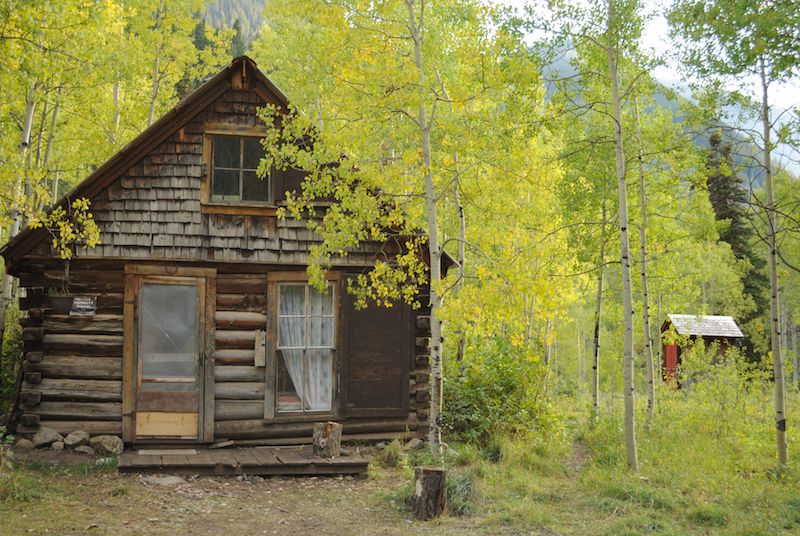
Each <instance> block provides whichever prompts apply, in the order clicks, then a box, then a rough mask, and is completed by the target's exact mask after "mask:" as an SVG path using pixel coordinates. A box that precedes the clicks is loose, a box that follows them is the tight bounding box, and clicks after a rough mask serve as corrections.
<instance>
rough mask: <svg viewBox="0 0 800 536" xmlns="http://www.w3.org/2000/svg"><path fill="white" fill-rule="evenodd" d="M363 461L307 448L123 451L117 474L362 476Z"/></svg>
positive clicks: (365, 461) (356, 455) (356, 456)
mask: <svg viewBox="0 0 800 536" xmlns="http://www.w3.org/2000/svg"><path fill="white" fill-rule="evenodd" d="M367 463H368V462H367V460H366V459H365V458H364V457H363V456H361V455H359V454H354V455H350V456H340V457H337V458H333V459H330V460H329V459H326V458H315V457H313V456H312V454H311V450H310V448H303V447H279V448H271V447H251V448H229V449H214V450H198V452H197V454H188V455H187V454H164V455H161V456H155V455H140V454H137V453H136V451H125V452H124V453H123V454H122V455H121V456H120V457H119V462H118V464H117V469H118V470H119V472H120V473H172V474H179V475H197V474H199V475H242V474H248V475H259V476H279V475H309V476H311V475H360V476H363V475H366V472H367Z"/></svg>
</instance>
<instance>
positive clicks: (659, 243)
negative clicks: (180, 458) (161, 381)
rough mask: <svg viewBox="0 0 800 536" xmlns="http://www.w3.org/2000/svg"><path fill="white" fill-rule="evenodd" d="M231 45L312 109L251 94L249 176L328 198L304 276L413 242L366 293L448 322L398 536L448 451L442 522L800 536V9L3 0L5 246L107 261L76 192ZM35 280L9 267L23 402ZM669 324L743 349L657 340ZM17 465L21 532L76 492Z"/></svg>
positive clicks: (684, 2)
mask: <svg viewBox="0 0 800 536" xmlns="http://www.w3.org/2000/svg"><path fill="white" fill-rule="evenodd" d="M656 34H658V35H656ZM657 39H660V43H661V44H660V45H658V46H657V45H656V44H655V43H656V40H657ZM242 55H247V56H248V57H250V58H252V59H253V60H255V62H256V63H257V64H258V66H259V67H260V69H261V70H262V71H263V72H264V73H265V74H266V75H267V77H269V79H270V80H271V81H272V82H274V83H275V84H276V86H277V87H279V88H281V90H282V91H283V92H284V93H285V94H286V95H287V96H288V99H289V101H290V103H291V112H290V113H289V115H288V116H287V117H285V118H283V119H281V121H277V119H278V113H279V112H278V110H277V109H276V108H273V107H269V106H267V107H265V108H263V109H261V110H260V111H259V114H260V116H261V118H262V119H264V121H265V122H266V123H267V124H268V125H278V124H280V127H277V126H276V127H275V128H270V129H268V132H267V137H266V138H265V139H264V140H263V141H262V144H263V146H264V149H265V153H266V156H265V158H264V160H262V162H261V165H260V166H259V170H260V173H261V174H262V175H263V174H264V173H265V170H268V169H270V167H272V166H277V167H278V168H279V169H287V168H296V169H302V170H304V171H305V172H307V173H308V178H307V179H306V181H305V182H304V183H303V186H302V190H301V191H300V192H298V193H297V194H296V195H294V196H292V197H291V198H290V199H289V200H288V202H287V203H286V206H285V207H283V208H281V209H280V213H279V217H282V218H287V219H291V218H298V219H299V218H302V217H303V216H304V215H309V214H312V213H313V211H314V210H315V207H316V206H317V205H316V202H317V201H318V200H320V199H322V200H330V199H334V200H335V201H336V203H334V204H332V206H331V208H330V209H329V210H328V211H327V212H326V214H325V216H324V217H323V218H321V219H319V220H309V221H312V223H310V224H309V225H310V226H311V227H312V228H313V230H314V231H315V232H317V233H319V234H320V235H321V236H322V237H323V239H324V240H323V241H322V242H321V243H320V244H319V245H318V246H316V247H314V248H313V249H312V251H311V259H310V261H309V265H308V275H309V278H310V280H311V281H314V282H316V283H317V284H319V285H321V286H324V285H325V279H324V274H325V271H326V270H327V269H329V268H330V266H331V264H332V262H334V260H335V259H336V258H337V256H341V255H343V254H346V253H345V252H346V251H356V250H357V248H358V247H359V246H360V244H362V243H364V242H365V241H368V240H372V239H385V238H386V237H387V236H389V234H390V233H391V234H392V235H393V236H394V235H397V236H401V237H403V238H404V240H405V244H404V246H405V247H404V248H403V251H402V252H401V253H398V254H397V255H395V256H392V257H388V258H386V259H383V260H380V261H379V262H378V263H377V264H376V265H375V266H374V268H373V269H372V270H371V271H369V272H368V273H366V274H363V275H361V276H360V277H359V279H358V281H357V282H355V283H354V284H352V285H351V287H350V288H349V291H350V292H351V293H352V294H353V295H354V297H355V299H356V300H357V301H358V302H359V303H361V304H367V303H377V304H379V305H381V306H384V307H393V306H397V304H399V303H402V302H405V303H409V304H412V306H414V307H419V306H421V305H424V306H427V307H430V309H431V317H430V330H431V341H432V345H431V357H430V359H431V362H430V393H429V396H430V401H431V407H430V421H431V422H430V424H431V425H430V431H429V433H428V436H427V444H428V448H424V449H422V450H419V451H411V450H409V449H407V448H405V447H404V445H403V443H402V442H400V441H394V442H392V443H389V444H388V445H382V446H381V449H380V450H378V451H376V454H375V457H374V459H373V462H372V464H371V465H370V478H369V480H370V482H373V484H372V486H373V487H371V488H364V489H362V490H361V491H356V492H355V493H356V494H359V493H360V494H363V497H362V495H358V497H359V499H358V500H363V501H367V502H365V504H367V505H368V508H372V509H373V511H382V510H381V509H385V510H386V511H389V512H391V514H385V515H384V517H383V518H381V520H380V523H385V524H386V526H385V527H384V528H386V529H387V530H391V529H392V528H394V529H396V530H403V529H404V528H408V530H412V528H413V530H414V531H419V532H420V533H423V532H424V531H425V530H426V529H425V526H424V525H413V527H412V525H408V526H404V525H403V521H402V519H404V517H403V516H406V517H408V516H410V514H409V513H408V508H409V496H410V494H411V491H412V489H411V488H410V484H409V483H410V482H411V479H412V476H413V466H415V465H430V464H435V465H441V466H444V467H445V468H446V469H447V471H448V479H449V480H448V482H447V484H446V487H445V492H446V498H447V505H448V506H447V515H446V516H445V517H444V518H443V519H442V520H441V521H436V523H439V524H438V525H436V529H437V530H441V531H442V533H446V534H449V533H453V534H456V533H470V532H472V531H477V532H481V533H487V534H498V533H509V534H519V533H534V534H539V533H541V534H606V533H607V534H642V533H654V534H697V533H704V534H717V533H719V534H791V533H795V531H797V530H799V529H800V499H798V497H797V494H796V490H797V486H798V484H799V483H800V463H799V462H798V455H797V452H796V451H794V449H793V447H794V446H795V445H797V443H796V441H797V438H798V431H797V422H798V420H797V415H798V412H800V405H798V402H800V394H799V393H798V390H800V354H798V338H800V180H798V174H800V107H798V102H797V98H796V95H797V88H798V82H800V3H798V2H796V1H794V0H784V1H776V2H758V1H753V0H741V1H733V0H711V1H700V0H664V1H655V0H654V1H643V0H581V1H577V0H575V1H572V0H560V1H557V2H552V1H543V0H542V1H540V0H519V1H506V2H503V1H488V0H487V1H483V0H427V1H426V0H381V1H368V2H366V1H358V0H330V1H324V2H323V1H315V0H252V1H243V0H242V1H234V0H227V1H223V0H217V1H215V2H205V1H203V0H169V1H164V0H124V1H123V0H102V1H98V0H59V1H58V2H54V1H51V0H4V1H3V2H0V57H2V58H3V60H2V62H0V87H2V90H3V91H2V94H3V100H2V102H0V189H2V191H3V194H2V195H0V243H6V242H7V241H8V240H10V239H12V238H14V236H16V235H17V234H19V233H20V231H21V230H22V229H24V228H25V227H26V226H31V227H37V226H39V227H45V228H47V229H48V230H50V232H51V234H52V240H53V246H54V247H55V248H58V249H59V250H60V251H61V252H62V256H64V257H65V258H66V257H69V256H72V255H76V256H80V251H81V248H91V247H94V246H96V245H97V241H98V231H97V227H96V225H95V224H94V222H93V221H92V214H91V206H90V204H89V203H88V202H87V200H80V199H79V200H74V203H73V204H72V205H71V207H72V209H71V210H69V211H67V212H64V211H63V210H62V211H60V212H59V211H55V212H51V211H50V207H51V206H52V205H53V203H54V202H55V201H57V200H58V199H59V198H61V197H62V196H64V195H65V194H67V193H68V192H69V191H70V190H71V188H72V187H74V186H75V185H76V184H78V183H79V182H80V181H81V180H83V179H84V178H85V177H86V176H87V175H89V174H90V173H91V172H93V171H94V170H96V169H97V168H98V167H99V166H101V165H102V164H103V163H104V162H105V161H106V160H107V159H108V158H110V157H111V156H112V155H114V154H115V153H116V152H117V151H119V150H120V149H122V148H123V147H124V146H125V145H126V144H127V143H129V142H130V141H131V140H132V139H133V138H135V137H136V136H137V135H138V134H139V133H140V132H142V131H143V130H144V129H145V128H147V127H148V126H150V125H151V124H153V123H154V122H155V121H156V120H158V118H159V117H161V116H162V115H163V114H165V113H166V112H167V111H168V110H170V109H171V108H172V107H173V106H175V105H176V104H177V103H178V102H179V101H180V100H181V99H183V98H184V97H186V96H187V95H188V94H190V93H191V92H192V91H193V90H194V89H196V88H197V87H199V86H200V85H201V84H202V83H203V81H204V80H206V79H207V78H208V77H209V76H211V75H214V74H215V73H217V72H218V71H219V70H220V69H222V68H224V67H225V66H226V65H228V64H229V63H230V61H231V59H232V58H234V57H237V56H242ZM298 139H303V140H306V141H307V143H302V144H300V143H297V142H296V140H298ZM423 248H427V249H426V251H428V252H429V257H430V259H429V261H430V262H426V261H427V259H425V258H424V256H423V255H420V254H418V251H420V250H422V249H423ZM443 259H444V260H445V261H446V260H448V259H449V260H452V261H453V265H452V267H451V268H450V269H449V270H442V266H443V265H444V264H443V262H444V261H443ZM4 273H5V272H4ZM421 283H425V284H430V296H428V295H420V294H419V293H418V288H419V285H420V284H421ZM19 297H20V296H18V293H17V284H16V282H15V280H14V278H13V277H11V276H10V275H5V276H4V278H3V284H2V295H0V332H1V333H2V334H3V335H2V356H1V357H2V359H0V410H2V411H6V412H8V415H11V414H12V413H13V408H12V402H13V399H14V396H15V393H16V391H17V389H18V383H19V381H20V380H19V378H20V375H21V374H22V370H23V365H22V357H21V355H22V344H23V343H22V332H21V330H20V328H19V326H18V322H17V321H18V319H19V316H20V312H19V308H18V305H17V303H18V298H19ZM421 302H425V303H421ZM676 314H677V315H680V314H683V315H693V316H697V317H700V316H701V315H720V316H730V317H733V319H734V320H735V321H736V323H737V324H738V326H739V327H740V328H741V331H742V332H743V334H744V337H743V338H742V339H739V340H738V342H737V344H735V345H732V346H725V347H720V345H719V344H718V343H716V342H711V341H708V340H706V341H705V342H704V339H703V338H702V337H700V338H694V337H692V338H689V337H687V336H685V335H681V334H680V333H677V332H676V331H675V330H674V329H666V330H664V329H662V328H663V327H664V326H666V325H667V324H668V315H676ZM673 344H678V345H680V346H681V347H682V348H684V350H683V353H682V355H681V361H680V364H679V366H678V369H677V370H676V372H675V374H674V375H671V374H667V373H666V371H665V348H666V347H667V346H669V345H673ZM3 430H5V429H3ZM12 442H13V440H10V439H8V440H6V441H5V442H4V443H3V445H4V447H0V452H3V454H2V455H0V461H2V462H3V464H4V465H5V464H6V461H7V460H6V455H5V452H6V450H7V449H6V450H2V449H4V448H5V446H8V445H10V444H11V443H12ZM11 465H13V460H12V461H11V462H10V463H9V465H8V468H4V469H0V471H4V472H0V499H2V502H3V503H5V506H3V505H0V512H4V516H5V517H6V518H7V519H12V520H14V519H17V521H12V523H19V525H12V526H14V527H20V528H21V527H25V526H27V525H25V524H23V521H21V520H19V515H21V512H23V511H25V510H26V509H27V511H29V512H30V511H32V510H37V509H38V508H39V507H37V506H30V505H31V504H37V501H40V502H42V501H44V500H45V499H46V498H47V497H48V496H49V495H48V493H61V492H53V491H48V490H49V488H50V487H53V489H56V490H62V491H63V488H59V487H58V486H59V485H60V484H57V483H56V482H55V481H56V480H57V479H58V474H57V473H50V472H47V471H41V470H37V469H36V468H28V469H24V468H16V467H14V468H12V467H11ZM96 471H98V469H92V470H91V471H89V476H88V477H87V476H86V475H81V474H78V473H75V472H72V473H69V475H68V476H67V477H64V478H66V479H67V480H69V481H70V482H73V481H76V480H77V481H79V480H80V478H84V477H86V478H98V477H97V475H96ZM62 476H63V475H62ZM112 485H114V486H124V487H125V489H126V491H124V492H121V495H122V498H119V499H118V500H120V501H121V500H123V499H124V498H125V496H127V497H128V498H129V499H131V500H133V498H136V501H139V503H138V504H143V503H142V501H144V500H145V499H144V498H143V497H140V493H141V492H140V491H138V488H136V489H134V488H132V487H131V486H133V485H132V484H127V483H121V484H116V483H115V484H111V483H107V482H106V483H104V484H102V485H100V484H98V486H100V488H102V486H112ZM103 489H105V488H103ZM109 489H110V488H109ZM376 490H377V491H376ZM64 493H66V492H64ZM367 495H369V497H367ZM300 496H301V497H302V495H300ZM115 500H117V499H115ZM298 500H302V498H301V499H298ZM136 501H133V502H136ZM69 504H70V503H68V502H63V501H62V502H59V503H57V504H56V505H55V506H54V508H56V509H58V508H62V509H63V511H62V512H56V513H54V516H53V518H52V519H51V521H50V522H51V523H54V524H52V525H50V526H51V527H54V528H57V527H58V525H57V523H59V522H65V521H64V519H66V518H60V517H59V515H63V516H66V515H67V514H66V510H68V508H69ZM358 504H360V503H358ZM26 505H28V506H26ZM287 508H289V506H287ZM329 514H331V515H333V523H334V525H333V526H334V527H339V529H341V530H343V529H344V528H345V527H347V526H348V525H347V524H346V521H345V520H343V519H338V520H337V519H336V515H335V513H332V512H329ZM92 515H100V514H97V513H95V514H92ZM108 515H110V514H108ZM130 515H133V514H130ZM219 515H220V516H223V517H224V516H225V515H226V514H225V513H224V511H222V513H220V514H219ZM370 515H372V514H370ZM366 519H367V521H364V523H369V521H368V519H369V517H367V518H366ZM59 520H61V521H59ZM387 520H389V521H387ZM273 521H274V520H273ZM81 522H82V521H81ZM109 523H110V522H109ZM336 523H341V524H340V525H336ZM376 523H377V521H376ZM392 523H396V524H395V525H392ZM409 523H410V521H409ZM44 526H45V525H42V527H44ZM379 526H383V525H378V524H376V525H364V526H362V527H361V529H362V530H363V532H364V533H368V532H370V531H371V530H372V531H377V530H378V527H379ZM103 527H105V529H104V530H107V531H109V532H108V533H110V534H112V533H128V532H126V531H134V532H135V530H136V528H135V527H129V528H126V527H123V526H122V525H118V524H117V525H113V524H105V525H103ZM292 527H293V529H292V530H294V531H296V532H298V533H302V532H303V531H305V530H309V527H308V526H302V525H299V526H295V525H292ZM398 527H399V529H398ZM161 528H162V529H163V530H164V531H165V533H166V531H167V530H168V529H167V528H164V527H161ZM173 528H174V527H173ZM139 530H145V529H142V528H141V527H139ZM152 530H153V532H152V533H160V532H158V531H157V530H155V528H152ZM205 530H207V531H208V532H207V533H209V534H211V533H215V532H214V530H215V529H214V528H213V527H212V526H209V528H206V529H205ZM220 530H221V529H220ZM332 530H333V531H334V533H336V531H337V529H335V528H334V529H332ZM201 533H203V532H201Z"/></svg>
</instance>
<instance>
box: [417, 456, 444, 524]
mask: <svg viewBox="0 0 800 536" xmlns="http://www.w3.org/2000/svg"><path fill="white" fill-rule="evenodd" d="M444 479H445V471H444V469H443V468H442V467H415V468H414V497H413V499H412V501H411V509H412V511H413V512H414V517H416V518H417V519H422V520H427V519H433V518H435V517H439V516H440V515H441V514H442V512H443V511H444Z"/></svg>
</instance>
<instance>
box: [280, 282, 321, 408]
mask: <svg viewBox="0 0 800 536" xmlns="http://www.w3.org/2000/svg"><path fill="white" fill-rule="evenodd" d="M279 289H280V290H279V295H278V317H279V319H278V351H279V353H280V359H279V363H278V364H277V366H278V370H277V375H276V377H277V389H276V403H275V407H276V410H277V411H283V412H288V411H330V409H331V404H332V400H333V346H334V336H333V333H334V332H333V329H334V321H333V289H332V287H329V289H328V292H327V293H321V292H319V291H318V290H317V289H315V288H313V287H311V286H309V285H306V284H302V285H298V284H284V285H280V287H279Z"/></svg>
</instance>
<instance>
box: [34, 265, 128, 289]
mask: <svg viewBox="0 0 800 536" xmlns="http://www.w3.org/2000/svg"><path fill="white" fill-rule="evenodd" d="M19 279H20V285H21V286H23V287H45V288H54V289H59V290H60V289H63V288H64V287H65V286H66V287H67V288H68V289H69V290H70V291H71V292H77V293H80V292H98V293H99V292H122V290H123V288H124V286H125V280H124V274H123V273H122V272H121V271H102V270H75V269H70V271H69V276H68V278H67V277H66V275H65V273H64V270H63V268H62V269H60V270H47V271H45V272H44V273H41V274H34V273H28V272H22V273H20V274H19ZM65 283H67V285H65Z"/></svg>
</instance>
